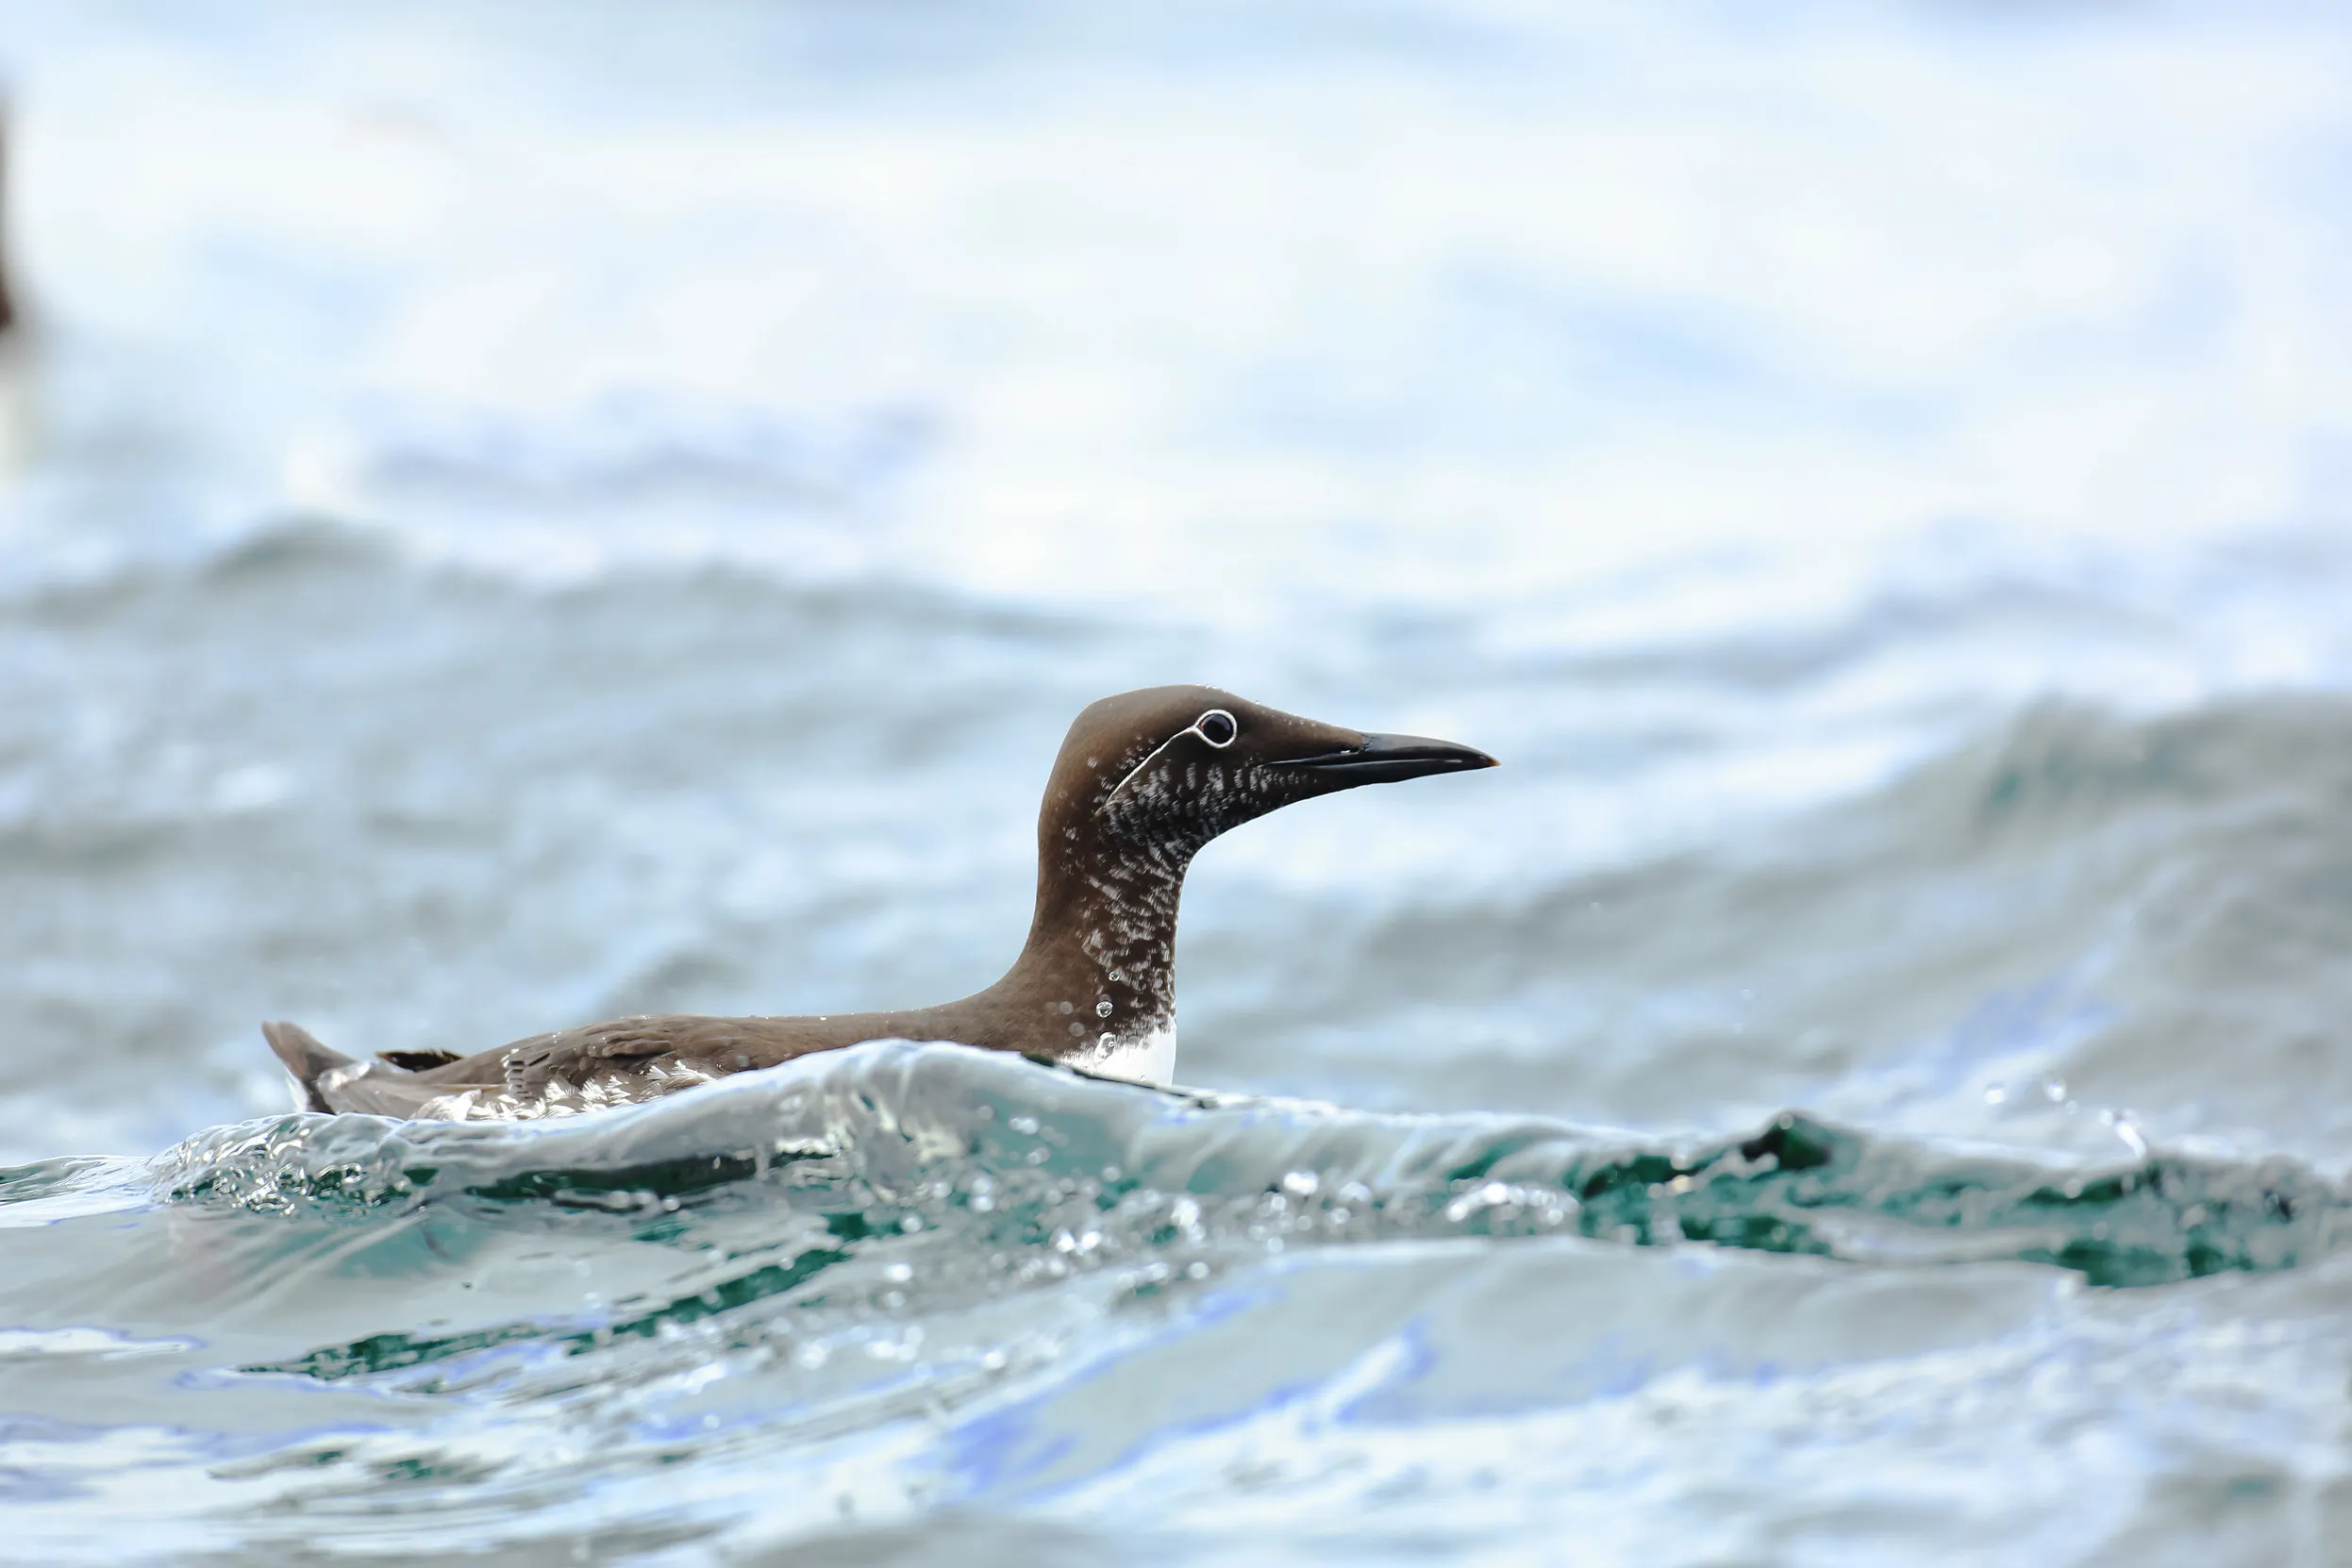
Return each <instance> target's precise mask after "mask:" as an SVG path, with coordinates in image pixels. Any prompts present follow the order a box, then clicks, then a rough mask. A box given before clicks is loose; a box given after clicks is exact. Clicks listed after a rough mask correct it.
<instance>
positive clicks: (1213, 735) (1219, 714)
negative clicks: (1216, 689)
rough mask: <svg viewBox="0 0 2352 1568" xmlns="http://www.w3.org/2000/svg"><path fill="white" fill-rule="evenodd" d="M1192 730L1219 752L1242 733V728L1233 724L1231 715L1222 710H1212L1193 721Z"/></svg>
mask: <svg viewBox="0 0 2352 1568" xmlns="http://www.w3.org/2000/svg"><path fill="white" fill-rule="evenodd" d="M1193 731H1194V732H1195V733H1196V734H1198V735H1199V736H1200V738H1201V739H1202V740H1204V741H1206V742H1209V744H1210V745H1212V746H1215V747H1216V748H1217V749H1218V750H1219V751H1223V750H1225V748H1226V747H1227V746H1229V745H1231V744H1232V743H1233V738H1234V737H1235V736H1237V735H1239V734H1241V733H1242V726H1240V725H1239V724H1237V723H1235V722H1234V718H1233V715H1232V714H1230V713H1228V712H1226V710H1225V709H1222V708H1212V709H1209V711H1208V712H1206V713H1203V714H1202V715H1201V716H1200V717H1199V718H1197V719H1194V720H1193Z"/></svg>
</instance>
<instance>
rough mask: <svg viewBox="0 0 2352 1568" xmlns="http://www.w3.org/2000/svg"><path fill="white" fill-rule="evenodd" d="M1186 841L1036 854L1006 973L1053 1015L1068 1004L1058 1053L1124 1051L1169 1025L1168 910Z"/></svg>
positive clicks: (1171, 920) (1172, 914)
mask: <svg viewBox="0 0 2352 1568" xmlns="http://www.w3.org/2000/svg"><path fill="white" fill-rule="evenodd" d="M1193 847H1194V846H1192V845H1176V844H1169V845H1159V846H1146V847H1141V848H1136V847H1129V848H1126V849H1123V850H1122V851H1121V852H1119V853H1115V854H1109V853H1103V852H1102V851H1101V850H1100V848H1099V847H1098V846H1095V845H1091V844H1089V845H1081V844H1078V843H1064V844H1062V845H1056V846H1048V847H1047V850H1046V853H1044V854H1043V855H1041V856H1040V858H1039V865H1038V879H1037V912H1036V915H1035V917H1034V918H1033V919H1032V920H1031V922H1030V925H1029V940H1028V942H1027V943H1026V945H1025V946H1023V948H1022V950H1021V957H1020V959H1018V960H1017V961H1016V962H1015V963H1014V965H1013V968H1012V972H1011V974H1009V975H1008V976H1006V978H1007V979H1008V980H1009V981H1013V982H1015V983H1016V986H1017V989H1018V990H1019V991H1021V992H1022V993H1026V995H1028V996H1030V997H1033V998H1036V999H1038V1000H1040V1001H1041V1002H1043V1005H1044V1006H1046V1007H1048V1008H1049V1009H1053V1011H1054V1015H1055V1017H1057V1018H1060V1017H1063V1016H1064V1013H1063V1007H1064V1004H1067V1013H1066V1018H1067V1023H1066V1024H1064V1025H1062V1026H1059V1029H1058V1030H1057V1033H1066V1034H1068V1035H1069V1037H1070V1043H1069V1045H1068V1046H1066V1047H1064V1052H1065V1053H1066V1054H1073V1055H1084V1054H1093V1053H1101V1052H1106V1051H1111V1050H1130V1049H1133V1048H1136V1047H1138V1046H1140V1045H1142V1044H1143V1043H1144V1042H1146V1041H1149V1040H1154V1039H1159V1038H1161V1037H1165V1036H1168V1035H1169V1034H1170V1033H1171V1032H1172V1031H1173V1030H1174V1029H1175V1027H1176V906H1177V903H1178V902H1179V900H1180V899H1181V898H1182V896H1183V892H1184V873H1185V871H1186V869H1187V868H1188V867H1189V866H1190V865H1191V864H1192V859H1193ZM1090 851H1091V852H1090Z"/></svg>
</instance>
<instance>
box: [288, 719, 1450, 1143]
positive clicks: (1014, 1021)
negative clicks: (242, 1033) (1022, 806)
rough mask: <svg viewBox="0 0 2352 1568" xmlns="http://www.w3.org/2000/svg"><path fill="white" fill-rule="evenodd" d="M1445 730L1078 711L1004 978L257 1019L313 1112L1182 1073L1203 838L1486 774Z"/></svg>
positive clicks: (441, 1111) (560, 1104)
mask: <svg viewBox="0 0 2352 1568" xmlns="http://www.w3.org/2000/svg"><path fill="white" fill-rule="evenodd" d="M1493 765H1494V759H1493V758H1492V757H1489V756H1488V755H1486V753H1484V752H1482V751H1474V750H1472V749H1471V748H1470V747H1468V746H1461V745H1456V744H1454V743H1453V742H1450V741H1431V740H1426V739H1424V738H1422V737H1420V736H1417V735H1367V734H1362V733H1359V732H1358V731H1356V730H1352V729H1343V728H1341V727H1339V726H1336V725H1326V724H1319V723H1317V722H1316V721H1314V720H1312V719H1302V718H1299V717H1298V716H1296V715H1295V714H1291V713H1284V712H1280V711H1277V710H1276V709H1271V708H1261V707H1259V705H1258V704H1256V703H1253V702H1248V701H1245V700H1243V698H1241V697H1237V696H1235V695H1233V694H1232V693H1231V692H1220V691H1217V690H1216V689H1214V688H1213V687H1207V686H1158V687H1152V688H1150V689H1148V690H1145V691H1141V692H1126V693H1124V694H1122V695H1120V696H1115V697H1105V698H1104V699H1103V700H1102V701H1100V702H1098V703H1095V704H1093V706H1092V707H1090V708H1088V709H1086V710H1085V711H1084V712H1082V713H1080V714H1079V715H1078V717H1077V722H1076V723H1075V724H1073V725H1072V726H1070V733H1069V736H1068V737H1067V738H1066V739H1065V740H1064V741H1063V742H1062V743H1061V754H1060V756H1059V757H1058V758H1056V759H1055V761H1054V770H1053V773H1052V776H1050V777H1048V778H1047V779H1046V781H1045V802H1044V805H1043V807H1042V808H1041V809H1040V810H1039V812H1038V821H1037V847H1038V866H1037V909H1036V913H1035V915H1034V917H1033V918H1032V919H1031V921H1030V924H1029V939H1028V942H1026V944H1025V945H1024V946H1023V947H1022V949H1021V956H1020V957H1019V958H1018V959H1014V960H1013V965H1012V967H1011V969H1009V970H1008V971H1007V972H1006V974H1005V977H1004V978H1003V979H1001V980H998V981H997V982H996V983H995V984H994V985H993V986H990V987H989V988H988V989H987V990H985V991H981V992H976V993H974V994H972V995H970V996H967V997H964V998H963V999H962V1000H961V1001H958V1002H948V1003H944V1004H942V1005H941V1006H938V1007H931V1008H916V1009H908V1010H905V1011H898V1012H859V1013H841V1014H832V1015H827V1016H823V1017H807V1018H711V1017H703V1016H700V1015H696V1014H692V1013H671V1014H663V1015H660V1016H658V1017H645V1018H618V1019H614V1020H612V1021H611V1022H609V1023H605V1024H591V1025H587V1026H583V1027H579V1028H570V1029H558V1030H556V1031H555V1032H554V1033H552V1034H542V1035H533V1036H531V1037H530V1038H529V1039H527V1040H518V1041H516V1042H514V1043H512V1044H509V1045H501V1046H499V1047H497V1048H496V1049H495V1050H490V1051H482V1052H478V1053H476V1054H475V1055H473V1056H469V1057H460V1056H459V1055H458V1054H457V1053H455V1052H450V1051H387V1052H384V1053H382V1054H381V1055H380V1056H379V1057H377V1058H376V1059H375V1060H373V1061H355V1060H353V1059H351V1058H349V1057H346V1056H342V1055H341V1054H340V1053H338V1052H335V1051H331V1050H329V1049H327V1048H326V1047H325V1045H322V1044H320V1043H318V1041H317V1040H315V1039H314V1038H312V1037H311V1035H310V1034H309V1031H308V1030H306V1029H303V1028H301V1027H300V1026H296V1025H293V1024H282V1023H278V1024H264V1025H263V1026H261V1030H262V1033H263V1034H264V1035H265V1036H266V1037H267V1038H268V1040H269V1043H270V1046H271V1048H272V1049H273V1050H275V1051H276V1053H277V1055H278V1059H280V1060H282V1061H283V1062H285V1064H286V1066H287V1068H288V1070H289V1071H291V1072H292V1074H293V1076H294V1078H295V1081H296V1083H297V1084H298V1085H299V1087H300V1088H301V1090H302V1093H304V1095H305V1097H306V1100H307V1103H308V1105H309V1109H313V1110H324V1111H340V1110H358V1111H371V1112H374V1113H375V1114H378V1115H385V1116H409V1117H427V1118H440V1119H443V1120H451V1121H466V1120H492V1121H497V1120H513V1119H527V1118H531V1117H539V1116H558V1115H569V1114H573V1113H575V1112H578V1111H584V1110H592V1109H598V1108H600V1107H603V1106H610V1105H624V1104H628V1103H632V1102H635V1101H639V1100H645V1099H651V1098H653V1097H655V1096H657V1095H661V1094H668V1093H675V1092H676V1091H678V1090H681V1089H687V1088H691V1087H692V1086H693V1085H695V1084H699V1083H707V1082H709V1080H710V1079H712V1078H716V1077H722V1076H726V1075H727V1074H730V1073H741V1072H746V1071H749V1070H751V1069H754V1068H759V1067H773V1066H775V1065H776V1063H777V1062H780V1061H789V1060H791V1059H792V1058H794V1057H800V1056H807V1055H809V1053H811V1052H815V1051H830V1050H838V1049H840V1048H841V1047H842V1046H846V1045H855V1044H858V1043H859V1042H861V1041H868V1040H946V1041H956V1042H959V1043H963V1044H966V1045H978V1046H984V1047H986V1048H988V1049H991V1050H998V1051H1018V1052H1021V1053H1022V1054H1024V1055H1026V1056H1031V1057H1039V1058H1044V1059H1052V1060H1055V1061H1059V1062H1064V1063H1067V1064H1069V1065H1071V1066H1074V1067H1077V1068H1080V1069H1083V1070H1085V1071H1088V1072H1092V1073H1096V1074H1099V1075H1102V1076H1110V1077H1122V1078H1130V1079H1134V1080H1137V1081H1139V1082H1147V1083H1159V1084H1165V1083H1168V1082H1169V1081H1171V1079H1172V1076H1173V1075H1174V1073H1175V1070H1176V965H1175V959H1176V902H1177V899H1178V897H1179V895H1180V894H1181V893H1182V892H1183V889H1184V873H1185V871H1186V869H1187V868H1188V867H1189V866H1191V864H1192V863H1193V856H1194V855H1195V854H1197V853H1198V852H1199V850H1200V848H1201V846H1202V845H1203V844H1206V843H1207V842H1209V840H1211V839H1213V838H1215V837H1216V836H1217V835H1218V834H1220V833H1223V832H1225V831H1226V829H1227V828H1231V827H1237V826H1240V825H1242V824H1243V823H1245V822H1247V821H1249V820H1250V819H1251V818H1253V817H1261V816H1264V815H1265V814H1266V813H1267V812H1269V811H1271V810H1274V809H1276V808H1277V807H1282V806H1288V805H1291V804H1292V803H1293V802H1294V801H1301V800H1307V799H1310V798H1312V797H1313V796H1316V795H1327V794H1331V793H1333V792H1337V791H1340V790H1349V789H1354V788H1355V787H1356V786H1357V785H1359V784H1387V783H1392V782H1394V781H1395V780H1398V779H1405V778H1419V777H1422V776H1425V775H1427V774H1438V773H1461V772H1466V771H1468V770H1470V769H1473V768H1491V767H1493Z"/></svg>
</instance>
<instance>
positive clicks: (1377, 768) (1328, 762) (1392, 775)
mask: <svg viewBox="0 0 2352 1568" xmlns="http://www.w3.org/2000/svg"><path fill="white" fill-rule="evenodd" d="M1274 766H1276V767H1277V768H1308V769H1311V770H1312V771H1314V772H1316V773H1319V774H1325V775H1328V776H1332V778H1333V779H1334V781H1335V782H1338V783H1342V784H1393V783H1395V782H1396V781H1397V780H1398V779H1400V778H1421V777H1425V776H1427V775H1429V774H1433V773H1468V772H1470V771H1471V770H1472V769H1474V768H1491V767H1493V766H1494V759H1493V758H1492V757H1489V756H1488V755H1487V754H1486V753H1485V752H1482V751H1475V750H1473V749H1471V748H1470V747H1468V746H1458V745H1456V744H1454V742H1451V741H1432V740H1430V739H1428V738H1427V737H1426V736H1422V735H1367V736H1365V737H1364V743H1363V744H1362V745H1360V746H1357V747H1355V748H1353V749H1351V750H1348V751H1326V752H1324V753H1322V754H1321V755H1319V756H1315V757H1293V758H1288V759H1284V760H1283V761H1280V762H1276V763H1275V764H1274Z"/></svg>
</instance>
